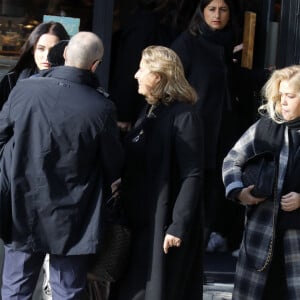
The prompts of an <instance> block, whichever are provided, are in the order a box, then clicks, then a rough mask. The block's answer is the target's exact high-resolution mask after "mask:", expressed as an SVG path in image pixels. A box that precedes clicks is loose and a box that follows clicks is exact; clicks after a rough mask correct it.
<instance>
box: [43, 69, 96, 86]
mask: <svg viewBox="0 0 300 300" xmlns="http://www.w3.org/2000/svg"><path fill="white" fill-rule="evenodd" d="M40 74H41V76H42V77H53V78H56V79H63V80H68V81H71V82H75V83H79V84H85V85H89V86H91V87H93V88H97V87H99V85H100V84H99V80H98V78H97V77H96V75H95V74H94V73H92V72H91V71H89V70H83V69H79V68H74V67H67V66H59V67H54V68H51V69H49V70H45V71H43V72H41V73H40Z"/></svg>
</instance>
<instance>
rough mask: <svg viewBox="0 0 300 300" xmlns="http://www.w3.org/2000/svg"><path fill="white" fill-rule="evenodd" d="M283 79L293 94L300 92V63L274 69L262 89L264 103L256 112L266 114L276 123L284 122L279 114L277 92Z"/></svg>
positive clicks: (278, 94)
mask: <svg viewBox="0 0 300 300" xmlns="http://www.w3.org/2000/svg"><path fill="white" fill-rule="evenodd" d="M285 80H287V81H288V83H289V86H290V87H291V88H292V89H293V90H294V92H295V94H300V65H293V66H289V67H286V68H283V69H279V70H276V71H274V72H273V74H272V76H271V77H270V79H269V80H268V81H267V82H266V84H265V85H264V87H263V89H262V95H263V99H264V100H263V102H264V103H263V104H262V105H261V106H260V107H259V108H258V112H259V113H260V114H261V115H266V114H268V115H269V117H270V118H271V119H272V120H274V121H275V122H276V123H283V122H285V120H284V119H283V117H282V114H281V96H280V93H279V85H280V83H281V82H282V81H285Z"/></svg>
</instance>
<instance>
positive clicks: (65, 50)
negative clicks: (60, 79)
mask: <svg viewBox="0 0 300 300" xmlns="http://www.w3.org/2000/svg"><path fill="white" fill-rule="evenodd" d="M67 48H68V46H66V47H65V49H64V54H63V57H64V59H65V61H66V53H67Z"/></svg>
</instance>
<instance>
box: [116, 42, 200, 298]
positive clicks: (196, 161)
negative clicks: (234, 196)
mask: <svg viewBox="0 0 300 300" xmlns="http://www.w3.org/2000/svg"><path fill="white" fill-rule="evenodd" d="M135 78H136V79H137V81H138V92H139V93H140V94H142V95H144V96H145V98H146V101H147V103H148V105H147V107H146V108H145V111H144V112H143V113H142V115H141V116H140V118H139V120H138V121H137V123H136V125H135V127H134V128H133V129H132V131H131V132H130V133H129V134H128V136H127V138H126V141H125V150H126V151H125V152H126V162H125V169H124V174H123V177H122V195H123V203H124V206H125V211H126V213H127V216H128V220H129V225H130V226H131V228H132V233H133V244H132V248H131V249H132V252H131V257H130V260H129V266H128V270H127V273H126V274H125V276H124V278H123V279H122V280H121V281H120V282H119V283H117V284H116V285H115V286H113V287H112V291H111V299H118V300H132V299H135V300H137V299H147V300H169V299H170V300H171V299H172V300H182V299H186V300H192V299H202V220H203V218H202V216H203V211H202V195H201V194H202V180H203V178H202V176H203V174H202V170H203V141H202V138H203V137H202V123H201V120H200V119H199V116H198V115H197V114H196V113H195V112H194V105H195V102H196V98H197V96H196V93H195V91H194V89H193V88H192V87H191V86H190V85H189V84H188V82H187V80H186V79H185V77H184V72H183V67H182V64H181V61H180V60H179V58H178V56H177V55H176V54H175V52H174V51H172V50H171V49H169V48H166V47H162V46H149V47H147V48H146V49H144V51H143V53H142V59H141V62H140V66H139V69H138V71H137V72H136V74H135Z"/></svg>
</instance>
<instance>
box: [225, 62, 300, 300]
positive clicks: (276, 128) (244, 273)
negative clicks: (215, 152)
mask: <svg viewBox="0 0 300 300" xmlns="http://www.w3.org/2000/svg"><path fill="white" fill-rule="evenodd" d="M263 96H264V98H265V100H264V102H263V104H262V106H261V107H260V108H259V112H260V114H261V118H260V119H259V120H258V121H257V122H256V123H255V124H253V125H252V126H251V127H250V128H249V129H248V130H247V131H246V132H245V133H244V134H243V136H242V137H241V138H240V139H239V140H238V142H237V143H236V144H235V145H234V147H233V148H232V149H231V150H230V151H229V153H228V155H227V156H226V157H225V159H224V163H223V181H224V184H225V187H226V196H227V197H228V198H229V199H231V200H233V201H236V202H238V203H240V204H242V205H245V206H246V222H245V231H244V236H243V241H242V245H241V251H240V255H239V258H238V262H237V268H236V276H235V284H234V292H233V299H234V300H246V299H247V300H252V299H253V300H259V299H263V300H266V299H270V300H271V299H272V300H273V299H282V300H283V299H284V300H295V299H300V181H299V175H300V66H290V67H286V68H283V69H280V70H276V71H274V73H273V74H272V76H271V77H270V79H269V80H268V82H267V83H266V84H265V86H264V88H263ZM265 151H269V152H273V153H274V155H275V158H276V160H277V162H278V174H277V178H276V183H275V188H274V193H273V196H272V197H267V198H259V197H255V196H253V194H252V193H251V191H252V190H253V188H254V186H253V185H250V186H245V185H244V184H243V181H242V168H243V164H244V163H245V162H246V160H247V159H248V158H250V157H251V156H253V155H255V154H258V153H262V152H265Z"/></svg>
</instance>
